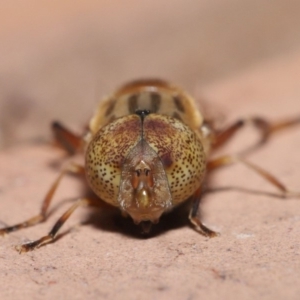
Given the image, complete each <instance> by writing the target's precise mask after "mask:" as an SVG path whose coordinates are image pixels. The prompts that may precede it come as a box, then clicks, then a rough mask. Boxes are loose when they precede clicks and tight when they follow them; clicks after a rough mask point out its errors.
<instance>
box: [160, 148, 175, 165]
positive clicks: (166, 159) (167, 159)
mask: <svg viewBox="0 0 300 300" xmlns="http://www.w3.org/2000/svg"><path fill="white" fill-rule="evenodd" d="M160 159H161V162H162V164H163V166H164V168H169V167H170V166H171V165H172V164H173V159H172V157H171V153H170V152H166V153H164V154H163V155H162V156H161V157H160Z"/></svg>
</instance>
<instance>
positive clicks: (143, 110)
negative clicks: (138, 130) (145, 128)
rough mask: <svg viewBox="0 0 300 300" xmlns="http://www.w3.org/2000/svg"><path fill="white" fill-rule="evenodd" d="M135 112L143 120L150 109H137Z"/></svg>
mask: <svg viewBox="0 0 300 300" xmlns="http://www.w3.org/2000/svg"><path fill="white" fill-rule="evenodd" d="M135 113H136V114H137V115H138V116H140V117H141V119H142V121H144V119H145V117H146V116H147V115H149V114H150V110H148V109H138V110H136V111H135Z"/></svg>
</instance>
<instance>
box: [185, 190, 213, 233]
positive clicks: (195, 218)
mask: <svg viewBox="0 0 300 300" xmlns="http://www.w3.org/2000/svg"><path fill="white" fill-rule="evenodd" d="M201 196H202V188H201V187H200V188H199V189H198V190H197V191H196V192H195V193H194V195H193V196H192V197H193V199H192V201H193V202H192V207H191V210H190V214H189V220H190V222H191V223H192V224H193V226H194V229H195V230H196V231H198V232H199V233H201V234H202V235H204V236H207V237H215V236H218V235H219V233H218V232H215V231H213V230H211V229H209V228H207V227H206V226H205V225H204V224H203V223H202V222H201V220H200V216H199V204H200V201H201Z"/></svg>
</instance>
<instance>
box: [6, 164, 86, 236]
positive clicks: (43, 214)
mask: <svg viewBox="0 0 300 300" xmlns="http://www.w3.org/2000/svg"><path fill="white" fill-rule="evenodd" d="M66 173H73V174H84V167H82V166H79V165H75V164H71V165H69V167H67V168H65V169H63V170H62V171H61V172H60V174H59V176H58V177H57V178H56V180H55V181H54V182H53V184H52V185H51V187H50V189H49V190H48V192H47V194H46V196H45V198H44V201H43V204H42V208H41V211H40V213H39V214H38V215H37V216H34V217H32V218H30V219H28V220H27V221H25V222H22V223H19V224H16V225H13V226H8V227H4V228H1V229H0V235H4V234H7V233H10V232H13V231H16V230H19V229H22V228H26V227H30V226H33V225H35V224H38V223H41V222H44V221H45V220H46V219H47V211H48V208H49V205H50V203H51V200H52V198H53V195H54V193H55V191H56V189H57V187H58V185H59V183H60V182H61V180H62V178H63V177H64V176H65V175H66Z"/></svg>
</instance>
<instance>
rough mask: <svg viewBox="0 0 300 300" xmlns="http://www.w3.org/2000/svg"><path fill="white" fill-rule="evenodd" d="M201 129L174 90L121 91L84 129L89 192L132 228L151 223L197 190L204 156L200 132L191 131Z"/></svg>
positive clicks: (139, 86)
mask: <svg viewBox="0 0 300 300" xmlns="http://www.w3.org/2000/svg"><path fill="white" fill-rule="evenodd" d="M183 120H184V121H183ZM105 124H106V125H105ZM201 124H202V117H201V115H200V114H199V112H198V110H197V109H196V107H195V105H194V103H193V102H192V100H191V98H190V97H189V96H188V95H186V94H185V93H183V92H182V91H181V90H179V89H178V88H174V87H172V86H170V85H167V84H165V83H163V82H160V81H153V82H136V83H133V84H131V85H127V86H125V87H123V88H122V89H121V90H119V91H117V92H116V94H115V95H113V96H111V97H109V98H108V99H107V100H106V101H104V102H103V103H101V104H100V107H99V109H98V113H97V114H96V115H95V117H94V118H93V119H92V121H91V124H90V128H91V133H92V134H91V135H90V136H88V147H87V150H86V174H87V179H88V181H89V183H90V186H91V188H92V189H93V190H94V192H95V193H96V194H97V195H98V196H99V197H100V198H101V199H102V200H104V201H105V202H108V203H110V204H112V205H114V206H118V207H119V208H120V209H121V210H122V211H123V212H124V213H125V214H129V215H130V216H131V217H132V219H133V220H134V222H135V223H137V224H139V223H140V222H142V221H151V222H152V223H157V222H158V220H159V218H160V216H161V215H162V213H164V212H167V211H169V210H170V209H172V208H173V207H174V206H175V205H177V204H179V203H181V202H183V201H185V200H186V199H188V198H189V197H190V196H191V195H193V193H194V192H195V191H196V190H197V189H198V188H199V186H200V184H201V181H202V179H203V177H204V173H205V164H206V155H207V153H205V150H204V147H203V143H202V142H201V138H202V139H203V137H202V136H201V135H200V131H198V133H196V131H194V130H192V128H194V129H196V128H201ZM103 125H104V126H103Z"/></svg>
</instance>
